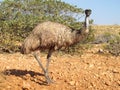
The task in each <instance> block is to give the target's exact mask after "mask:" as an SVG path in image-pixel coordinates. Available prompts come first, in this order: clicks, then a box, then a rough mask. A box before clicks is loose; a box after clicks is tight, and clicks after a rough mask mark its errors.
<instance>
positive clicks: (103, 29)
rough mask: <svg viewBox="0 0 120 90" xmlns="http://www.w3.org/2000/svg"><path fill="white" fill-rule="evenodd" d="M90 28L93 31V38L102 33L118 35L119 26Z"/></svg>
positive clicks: (119, 32)
mask: <svg viewBox="0 0 120 90" xmlns="http://www.w3.org/2000/svg"><path fill="white" fill-rule="evenodd" d="M92 28H93V29H94V30H95V36H98V35H100V34H104V33H111V34H115V35H120V26H119V25H93V26H92Z"/></svg>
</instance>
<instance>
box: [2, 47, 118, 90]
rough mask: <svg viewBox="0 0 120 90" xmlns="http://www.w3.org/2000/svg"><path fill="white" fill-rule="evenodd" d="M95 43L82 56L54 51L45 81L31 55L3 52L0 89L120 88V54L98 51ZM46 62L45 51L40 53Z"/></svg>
mask: <svg viewBox="0 0 120 90" xmlns="http://www.w3.org/2000/svg"><path fill="white" fill-rule="evenodd" d="M99 49H100V48H98V46H97V45H95V47H94V48H91V50H87V51H85V52H84V54H83V55H82V56H79V55H78V56H77V55H74V56H71V55H67V54H65V55H59V54H54V55H53V56H52V57H51V59H52V61H51V63H50V67H49V71H50V77H51V78H52V79H53V80H54V81H55V83H53V84H51V85H46V84H45V82H44V81H45V78H44V76H43V72H42V70H41V69H40V68H39V65H38V63H37V61H36V60H35V59H34V58H33V56H32V55H31V54H30V55H24V56H23V55H21V54H20V53H15V54H0V72H1V73H0V90H120V57H115V56H112V55H109V54H103V53H102V52H98V51H99ZM40 56H41V59H42V62H43V64H44V65H45V62H46V59H45V56H46V55H45V54H40Z"/></svg>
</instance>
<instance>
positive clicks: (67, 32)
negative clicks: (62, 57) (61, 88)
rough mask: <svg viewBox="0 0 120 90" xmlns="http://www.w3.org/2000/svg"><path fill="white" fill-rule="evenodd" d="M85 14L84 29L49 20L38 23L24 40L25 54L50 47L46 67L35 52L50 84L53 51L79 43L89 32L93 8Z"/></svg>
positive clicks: (22, 48) (23, 48)
mask: <svg viewBox="0 0 120 90" xmlns="http://www.w3.org/2000/svg"><path fill="white" fill-rule="evenodd" d="M85 14H86V17H85V25H84V27H83V28H82V30H72V29H71V28H70V27H67V26H65V25H63V24H60V23H55V22H50V21H48V22H43V23H40V24H38V25H37V26H36V27H35V28H34V29H33V31H32V32H31V34H30V35H29V36H28V37H27V38H26V39H25V40H24V42H23V44H22V47H21V53H23V54H29V53H31V52H32V51H36V50H41V49H42V50H45V49H48V55H47V63H46V68H44V67H43V66H42V64H41V61H40V59H39V58H38V56H37V54H36V53H34V57H35V59H36V60H37V61H38V63H39V65H40V67H41V68H42V70H43V71H44V74H45V78H46V80H47V83H48V84H49V83H51V79H50V78H49V75H48V66H49V62H50V57H51V54H52V52H53V51H55V50H58V49H60V48H62V47H68V46H70V45H73V44H76V43H78V42H79V41H81V40H82V39H84V37H85V36H86V35H87V34H88V33H89V28H88V25H89V19H88V18H89V16H90V14H91V10H89V9H88V10H85Z"/></svg>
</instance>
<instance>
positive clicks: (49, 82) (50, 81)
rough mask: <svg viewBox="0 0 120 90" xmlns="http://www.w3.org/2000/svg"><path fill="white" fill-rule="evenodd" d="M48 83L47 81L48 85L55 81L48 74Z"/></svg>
mask: <svg viewBox="0 0 120 90" xmlns="http://www.w3.org/2000/svg"><path fill="white" fill-rule="evenodd" d="M46 83H47V84H48V85H50V84H52V83H54V81H53V80H52V79H51V78H50V77H49V76H47V77H46Z"/></svg>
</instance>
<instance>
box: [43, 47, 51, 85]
mask: <svg viewBox="0 0 120 90" xmlns="http://www.w3.org/2000/svg"><path fill="white" fill-rule="evenodd" d="M52 52H53V50H52V49H49V52H48V55H47V63H46V73H45V76H47V77H48V79H47V82H48V83H52V82H53V81H52V80H51V78H50V77H49V72H48V68H49V63H50V61H51V59H50V57H51V55H52Z"/></svg>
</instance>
